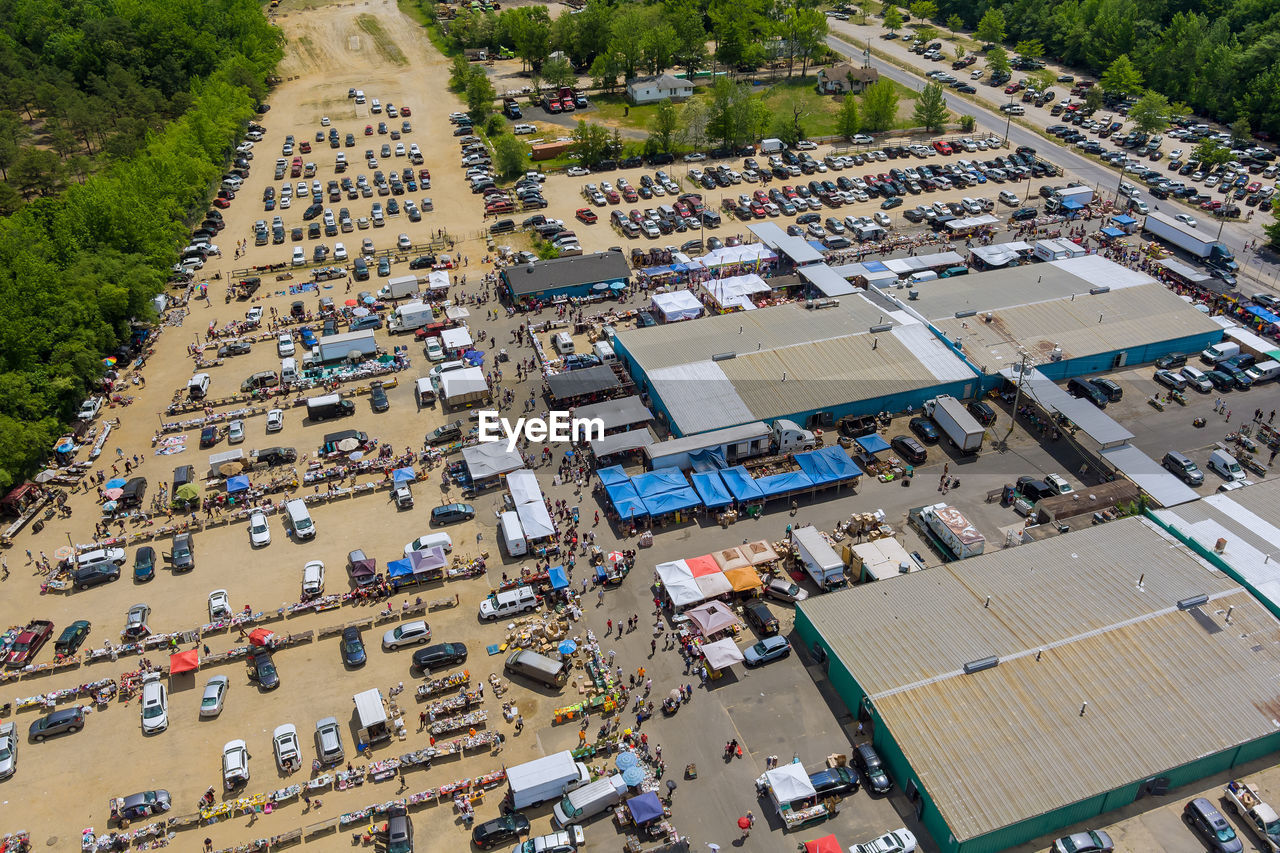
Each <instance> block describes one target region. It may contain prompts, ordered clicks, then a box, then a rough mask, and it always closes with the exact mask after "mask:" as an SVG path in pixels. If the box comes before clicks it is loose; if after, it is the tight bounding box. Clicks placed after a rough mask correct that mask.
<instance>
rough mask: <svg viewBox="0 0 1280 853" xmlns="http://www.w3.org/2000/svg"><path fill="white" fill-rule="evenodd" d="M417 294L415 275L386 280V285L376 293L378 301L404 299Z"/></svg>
mask: <svg viewBox="0 0 1280 853" xmlns="http://www.w3.org/2000/svg"><path fill="white" fill-rule="evenodd" d="M417 292H418V277H417V276H416V275H400V276H396V277H395V278H389V279H387V283H386V284H384V285H383V286H382V289H380V290H379V291H378V298H379V299H404V298H405V297H406V296H413V295H415V294H416V293H417Z"/></svg>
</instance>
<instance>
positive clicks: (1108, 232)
mask: <svg viewBox="0 0 1280 853" xmlns="http://www.w3.org/2000/svg"><path fill="white" fill-rule="evenodd" d="M1098 233H1099V234H1101V235H1102V236H1103V237H1110V238H1112V239H1118V238H1120V237H1123V236H1124V232H1123V231H1121V230H1120V229H1119V228H1111V227H1109V226H1108V227H1107V228H1099V229H1098Z"/></svg>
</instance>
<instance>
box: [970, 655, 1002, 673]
mask: <svg viewBox="0 0 1280 853" xmlns="http://www.w3.org/2000/svg"><path fill="white" fill-rule="evenodd" d="M999 665H1000V658H998V657H996V656H995V655H991V656H990V657H985V658H978V659H977V660H971V661H969V662H968V663H967V664H965V665H964V673H965V675H973V674H974V673H975V672H982V671H983V670H984V669H992V668H993V667H997V666H999Z"/></svg>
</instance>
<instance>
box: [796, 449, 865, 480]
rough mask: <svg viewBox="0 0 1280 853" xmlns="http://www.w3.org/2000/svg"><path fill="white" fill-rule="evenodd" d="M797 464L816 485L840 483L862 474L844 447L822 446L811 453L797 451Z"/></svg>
mask: <svg viewBox="0 0 1280 853" xmlns="http://www.w3.org/2000/svg"><path fill="white" fill-rule="evenodd" d="M795 459H796V464H797V465H799V466H800V470H801V471H803V472H804V473H805V474H806V475H808V477H809V479H810V480H812V481H813V484H814V485H815V486H825V485H826V484H828V483H840V482H844V481H845V480H852V479H853V478H855V477H860V476H862V469H861V468H859V467H858V466H857V465H856V464H854V461H853V460H852V459H850V458H849V454H847V453H845V452H844V448H842V447H835V446H833V447H820V448H818V449H817V450H813V451H810V452H809V453H797V454H796V456H795Z"/></svg>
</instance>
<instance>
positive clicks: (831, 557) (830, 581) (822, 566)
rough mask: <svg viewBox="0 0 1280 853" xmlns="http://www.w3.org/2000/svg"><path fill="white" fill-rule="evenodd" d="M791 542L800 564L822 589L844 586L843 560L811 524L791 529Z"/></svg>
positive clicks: (845, 577)
mask: <svg viewBox="0 0 1280 853" xmlns="http://www.w3.org/2000/svg"><path fill="white" fill-rule="evenodd" d="M791 544H792V545H794V546H795V549H796V557H797V559H798V560H799V561H800V564H801V566H803V567H804V570H805V571H806V572H808V574H809V577H811V578H813V581H814V583H816V584H817V585H818V586H820V587H821V588H822V589H834V588H835V587H839V586H844V585H845V584H846V583H847V582H848V580H849V579H848V577H847V576H846V575H845V572H844V560H842V559H840V555H839V554H837V553H836V552H835V549H834V548H832V547H831V546H830V545H829V544H828V543H827V540H826V539H824V538H823V536H822V534H821V533H820V532H818V529H817V528H816V527H814V526H813V525H809V526H807V527H799V528H796V529H795V530H792V531H791Z"/></svg>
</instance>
